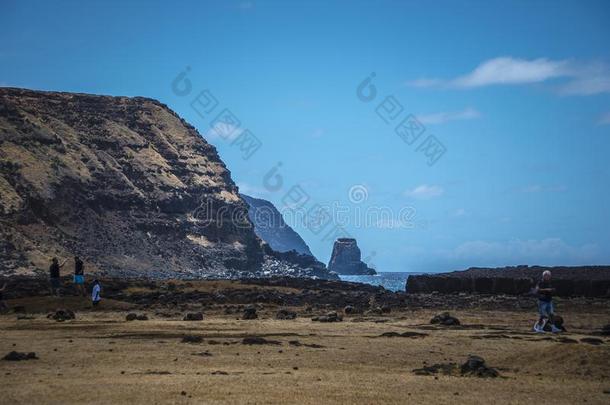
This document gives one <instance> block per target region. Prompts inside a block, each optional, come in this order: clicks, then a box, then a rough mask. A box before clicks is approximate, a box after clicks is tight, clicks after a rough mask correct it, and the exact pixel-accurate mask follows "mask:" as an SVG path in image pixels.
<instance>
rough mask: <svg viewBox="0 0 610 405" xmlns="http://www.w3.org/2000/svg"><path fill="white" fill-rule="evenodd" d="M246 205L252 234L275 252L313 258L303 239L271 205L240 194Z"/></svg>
mask: <svg viewBox="0 0 610 405" xmlns="http://www.w3.org/2000/svg"><path fill="white" fill-rule="evenodd" d="M240 195H241V197H242V198H243V199H244V201H245V202H246V203H248V206H249V209H248V217H249V218H250V222H252V224H254V232H256V234H257V235H258V237H259V238H261V239H262V240H264V241H265V242H267V243H268V244H269V246H271V248H272V249H273V250H275V251H276V252H290V251H295V252H296V253H300V254H302V255H308V256H313V254H312V253H311V251H310V250H309V246H307V244H306V243H305V241H304V240H303V238H301V236H300V235H299V234H298V233H296V232H295V231H294V229H292V228H291V227H290V226H289V225H288V224H286V222H284V218H283V217H282V214H281V213H280V212H279V211H278V210H277V208H275V206H274V205H273V203H271V202H270V201H267V200H263V199H260V198H254V197H250V196H248V195H245V194H240Z"/></svg>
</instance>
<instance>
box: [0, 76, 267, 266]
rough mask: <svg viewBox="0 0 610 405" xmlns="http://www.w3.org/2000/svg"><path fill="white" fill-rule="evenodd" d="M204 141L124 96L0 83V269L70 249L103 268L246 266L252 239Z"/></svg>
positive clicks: (256, 250)
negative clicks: (16, 87) (7, 85)
mask: <svg viewBox="0 0 610 405" xmlns="http://www.w3.org/2000/svg"><path fill="white" fill-rule="evenodd" d="M246 214H247V206H246V204H245V203H244V202H243V200H242V199H241V198H240V197H239V194H238V191H237V188H236V186H235V184H234V183H233V181H232V180H231V176H230V173H229V171H228V170H227V168H226V167H225V165H224V164H223V162H222V161H221V160H220V159H219V157H218V154H217V152H216V150H215V148H214V147H213V146H212V145H210V144H208V143H207V142H206V141H205V140H204V139H203V138H202V137H201V136H200V135H199V134H198V133H197V131H196V130H195V129H194V128H193V127H192V126H191V125H189V124H188V123H186V122H185V121H184V120H182V119H181V118H180V117H178V116H177V115H176V114H175V113H174V112H173V111H171V110H170V109H169V108H167V106H165V105H163V104H161V103H159V102H158V101H155V100H151V99H147V98H141V97H135V98H128V97H109V96H95V95H86V94H72V93H56V92H39V91H30V90H23V89H11V88H0V222H1V229H0V271H1V272H3V273H4V274H11V273H28V272H29V273H31V272H34V271H36V270H37V269H38V270H44V271H46V269H47V268H48V261H49V259H50V257H52V256H58V257H70V256H72V255H80V256H81V257H83V258H84V259H85V261H86V265H87V268H88V269H89V270H90V271H91V270H96V271H101V272H105V273H108V274H112V275H129V276H140V275H141V276H145V277H167V276H173V275H182V276H187V277H188V276H197V275H199V274H206V275H209V274H212V273H219V274H220V273H222V272H224V271H231V270H241V271H254V270H256V269H258V268H259V267H260V264H261V262H262V248H261V245H260V240H259V239H258V238H257V237H256V235H255V234H254V231H253V227H252V224H251V223H250V221H249V220H248V218H247V215H246Z"/></svg>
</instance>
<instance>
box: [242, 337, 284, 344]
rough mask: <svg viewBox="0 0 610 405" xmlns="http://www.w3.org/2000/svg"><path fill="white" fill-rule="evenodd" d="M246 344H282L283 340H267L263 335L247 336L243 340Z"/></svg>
mask: <svg viewBox="0 0 610 405" xmlns="http://www.w3.org/2000/svg"><path fill="white" fill-rule="evenodd" d="M241 343H242V344H244V345H281V344H282V342H279V341H277V340H267V339H265V338H264V337H261V336H246V337H245V338H243V339H242V341H241Z"/></svg>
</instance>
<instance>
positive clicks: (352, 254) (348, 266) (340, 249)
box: [328, 238, 376, 275]
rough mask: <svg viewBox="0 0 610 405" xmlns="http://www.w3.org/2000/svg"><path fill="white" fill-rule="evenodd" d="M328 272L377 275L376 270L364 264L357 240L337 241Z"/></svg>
mask: <svg viewBox="0 0 610 405" xmlns="http://www.w3.org/2000/svg"><path fill="white" fill-rule="evenodd" d="M328 270H329V271H334V272H335V273H337V274H355V275H361V274H376V272H375V270H374V269H371V268H369V267H368V266H367V265H366V263H364V262H362V260H361V254H360V248H359V247H358V244H357V243H356V239H351V238H339V239H337V240H336V241H335V244H334V246H333V252H332V255H331V257H330V262H329V263H328Z"/></svg>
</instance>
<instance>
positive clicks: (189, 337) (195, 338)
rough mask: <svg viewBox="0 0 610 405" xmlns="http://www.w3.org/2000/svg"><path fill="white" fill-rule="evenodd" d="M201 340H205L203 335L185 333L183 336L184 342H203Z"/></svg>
mask: <svg viewBox="0 0 610 405" xmlns="http://www.w3.org/2000/svg"><path fill="white" fill-rule="evenodd" d="M201 342H203V337H202V336H196V335H185V336H183V337H182V343H201Z"/></svg>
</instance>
